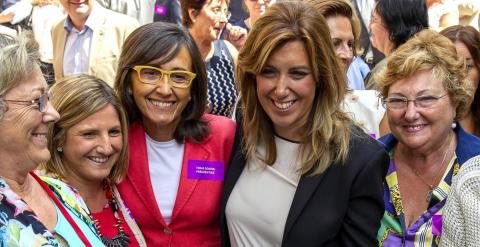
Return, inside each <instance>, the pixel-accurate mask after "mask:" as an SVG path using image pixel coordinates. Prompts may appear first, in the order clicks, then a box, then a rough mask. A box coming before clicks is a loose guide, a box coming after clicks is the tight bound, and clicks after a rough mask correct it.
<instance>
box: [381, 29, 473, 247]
mask: <svg viewBox="0 0 480 247" xmlns="http://www.w3.org/2000/svg"><path fill="white" fill-rule="evenodd" d="M387 59H388V60H387V65H386V66H387V67H386V69H385V71H384V72H382V73H381V74H380V75H379V76H378V77H377V81H378V82H379V89H380V94H381V97H382V100H383V102H384V104H385V107H386V109H387V119H388V123H389V125H390V129H391V131H392V133H391V134H388V135H386V136H384V137H382V138H381V139H380V141H381V142H383V143H384V144H385V149H386V150H387V151H388V152H389V154H390V166H389V169H388V174H387V176H386V183H385V184H384V194H385V198H384V203H385V214H384V216H383V219H382V221H381V228H380V231H379V232H378V240H379V242H380V245H381V246H393V245H395V246H396V245H401V244H403V245H405V246H413V245H415V246H438V244H439V242H440V238H441V235H442V215H443V207H444V204H445V201H446V200H447V198H448V195H449V192H450V186H451V184H452V178H453V177H455V175H456V174H457V172H458V170H459V169H460V168H461V167H462V164H463V163H464V162H465V161H467V160H468V159H470V158H471V157H473V156H476V155H479V154H480V139H479V138H477V137H475V136H473V135H471V134H468V133H466V132H465V131H464V130H463V129H462V127H461V126H460V125H459V124H457V121H458V120H460V119H462V118H463V116H464V115H465V114H466V112H468V109H469V102H470V100H471V96H472V95H471V92H469V91H468V90H467V89H466V88H465V86H466V83H467V79H466V78H467V73H466V70H465V63H464V62H463V61H462V60H459V59H458V57H457V52H456V49H455V46H454V45H453V44H452V42H451V41H450V40H449V39H447V38H446V37H444V36H443V35H441V34H438V33H437V32H435V31H432V30H424V31H421V32H420V33H418V34H417V35H415V36H414V37H413V38H411V39H410V40H408V41H407V42H406V43H405V44H403V45H402V46H400V47H399V48H398V49H397V50H396V51H395V52H394V53H393V54H392V55H391V56H390V57H388V58H387Z"/></svg>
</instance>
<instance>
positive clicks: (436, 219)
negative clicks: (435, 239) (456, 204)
mask: <svg viewBox="0 0 480 247" xmlns="http://www.w3.org/2000/svg"><path fill="white" fill-rule="evenodd" d="M432 234H433V235H434V236H441V235H442V216H441V215H438V214H435V215H433V216H432Z"/></svg>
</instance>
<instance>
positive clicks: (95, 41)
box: [88, 4, 109, 75]
mask: <svg viewBox="0 0 480 247" xmlns="http://www.w3.org/2000/svg"><path fill="white" fill-rule="evenodd" d="M95 7H97V8H99V9H98V14H99V17H98V18H100V23H101V24H100V25H98V27H97V30H94V31H93V36H92V44H91V46H90V54H89V56H88V73H89V74H92V75H95V74H97V73H95V71H93V69H95V68H96V67H97V60H98V58H99V57H102V56H101V54H102V50H104V49H103V47H102V45H109V41H108V40H105V39H104V34H105V28H106V27H105V22H106V16H105V14H106V13H104V12H103V11H101V10H102V9H103V8H102V7H100V6H99V5H98V4H97V5H96V6H95Z"/></svg>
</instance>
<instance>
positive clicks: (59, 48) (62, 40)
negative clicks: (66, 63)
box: [53, 17, 68, 78]
mask: <svg viewBox="0 0 480 247" xmlns="http://www.w3.org/2000/svg"><path fill="white" fill-rule="evenodd" d="M67 18H68V17H67ZM59 25H61V26H60V27H58V28H59V29H60V34H59V35H58V37H57V38H58V42H56V43H57V44H58V45H56V46H54V49H56V52H55V53H56V54H58V55H59V57H60V58H59V59H58V60H56V61H58V62H57V66H58V71H55V74H56V73H59V75H55V78H63V57H64V55H65V44H66V42H67V35H68V33H67V31H66V30H65V28H64V27H63V22H62V23H61V24H59ZM55 53H54V54H55ZM53 61H55V59H54V60H53Z"/></svg>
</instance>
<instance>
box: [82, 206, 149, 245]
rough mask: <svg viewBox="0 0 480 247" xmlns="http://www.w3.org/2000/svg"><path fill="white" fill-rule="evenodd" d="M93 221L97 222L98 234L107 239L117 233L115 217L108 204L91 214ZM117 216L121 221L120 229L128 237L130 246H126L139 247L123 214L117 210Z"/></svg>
mask: <svg viewBox="0 0 480 247" xmlns="http://www.w3.org/2000/svg"><path fill="white" fill-rule="evenodd" d="M91 214H92V217H93V219H95V220H98V225H99V226H100V229H99V231H100V233H101V234H102V235H103V236H105V237H108V238H112V237H113V236H115V235H116V234H117V233H118V228H117V227H115V224H116V220H115V215H114V214H113V211H112V209H111V208H110V206H109V205H108V203H107V204H106V205H105V206H104V207H103V210H102V211H101V212H98V213H93V212H92V213H91ZM118 216H119V217H120V218H121V219H122V227H123V229H124V231H125V233H127V234H128V236H130V241H131V242H130V244H129V245H128V246H129V247H136V246H140V245H139V244H138V242H137V239H136V238H135V236H134V235H133V233H132V230H131V229H130V227H129V226H128V224H127V222H126V221H125V218H124V217H123V214H122V212H121V211H120V210H118Z"/></svg>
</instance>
